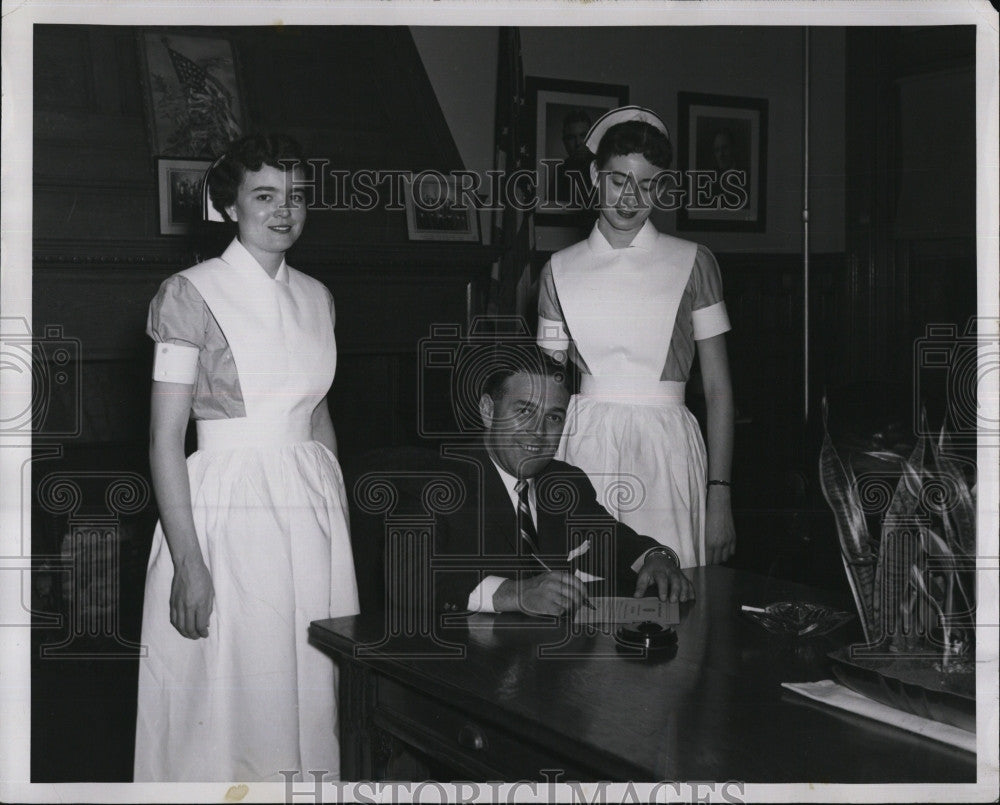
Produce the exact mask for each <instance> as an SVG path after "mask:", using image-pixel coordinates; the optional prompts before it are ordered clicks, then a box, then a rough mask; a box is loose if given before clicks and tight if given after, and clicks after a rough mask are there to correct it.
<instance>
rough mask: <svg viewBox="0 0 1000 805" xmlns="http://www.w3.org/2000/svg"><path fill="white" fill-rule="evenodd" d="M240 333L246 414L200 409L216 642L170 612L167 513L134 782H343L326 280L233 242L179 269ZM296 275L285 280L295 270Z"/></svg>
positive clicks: (199, 479) (349, 600) (344, 596)
mask: <svg viewBox="0 0 1000 805" xmlns="http://www.w3.org/2000/svg"><path fill="white" fill-rule="evenodd" d="M181 273H182V274H183V276H185V277H186V278H187V279H188V280H189V281H190V282H192V283H193V284H194V285H195V287H196V288H197V290H198V292H199V293H200V294H201V296H202V298H203V299H204V300H205V302H206V304H207V305H208V307H209V309H210V310H211V312H212V314H213V315H214V317H215V319H216V320H217V321H218V323H219V326H220V328H221V330H222V331H223V333H224V334H225V336H226V339H227V341H228V343H229V346H230V349H231V350H232V353H233V358H234V361H235V364H236V367H237V371H238V374H239V382H240V387H241V391H242V395H243V401H244V405H245V409H246V417H245V418H238V419H219V420H204V421H198V422H197V429H198V450H197V452H195V453H194V454H193V455H192V456H191V457H190V458H189V459H188V476H189V479H190V484H191V498H192V508H193V513H194V522H195V527H196V529H197V532H198V541H199V544H200V546H201V550H202V555H203V556H204V558H205V562H206V564H207V566H208V569H209V572H210V573H211V575H212V583H213V586H214V591H215V602H214V609H213V612H212V616H211V620H210V623H209V636H208V638H207V639H199V640H190V639H188V638H185V637H182V636H181V635H180V634H179V633H178V632H177V631H176V630H175V629H174V627H173V626H172V625H171V624H170V619H169V616H170V612H169V600H170V585H171V580H172V578H173V564H172V562H171V559H170V553H169V550H168V548H167V545H166V542H165V540H164V537H163V533H162V529H161V526H160V525H157V528H156V533H155V535H154V540H153V546H152V551H151V554H150V560H149V568H148V572H147V581H146V593H145V604H144V610H143V623H142V642H143V644H144V645H146V646H147V647H148V657H146V658H144V659H143V660H141V662H140V670H139V701H138V718H137V734H136V758H135V779H136V781H142V780H155V781H261V780H271V781H276V782H283V781H284V779H285V778H284V777H282V776H281V775H280V774H279V772H280V771H281V770H299V771H302V772H303V773H305V772H306V771H309V770H316V769H320V770H325V771H327V772H329V776H328V777H327V779H338V778H339V772H340V753H339V744H338V741H337V731H336V690H335V688H336V670H335V667H334V665H333V663H332V661H331V660H330V658H329V657H327V656H326V655H324V654H323V653H322V652H320V651H319V650H318V649H317V648H315V647H313V646H310V645H309V643H308V633H307V629H308V626H309V622H310V621H312V620H315V619H317V618H326V617H333V616H340V615H350V614H355V613H357V611H358V597H357V586H356V582H355V578H354V566H353V561H352V555H351V545H350V536H349V532H348V524H347V523H348V520H347V503H346V495H345V491H344V485H343V477H342V475H341V471H340V467H339V465H338V463H337V460H336V458H335V457H334V456H333V454H332V453H331V452H330V451H329V450H328V449H327V448H326V447H324V446H323V445H321V444H320V443H318V442H315V441H312V440H311V439H312V430H311V414H312V411H313V409H314V407H315V406H316V404H317V403H319V402H320V401H321V400H323V398H324V396H325V394H326V392H327V390H328V389H329V387H330V384H331V382H332V380H333V375H334V370H335V367H336V346H335V342H334V334H333V324H332V322H331V319H330V309H329V306H328V302H327V298H326V294H325V293H316V290H317V288H316V283H315V281H314V280H311V279H310V278H308V277H306V276H305V275H303V274H301V273H299V272H297V271H295V269H291V268H287V267H286V266H284V264H283V265H282V267H281V269H279V274H278V276H277V277H276V278H275V279H274V280H272V279H271V278H270V277H269V276H268V275H267V274H266V272H265V271H264V270H263V269H262V268H261V267H260V266H259V265H258V264H257V263H256V261H255V260H253V258H252V257H251V256H250V255H249V253H248V252H246V250H245V249H243V247H242V246H240V245H239V244H238V243H235V242H234V244H233V245H231V246H230V247H229V249H227V250H226V253H225V254H224V255H223V258H222V259H216V260H209V261H207V262H205V263H201V264H200V265H197V266H195V267H193V268H190V269H188V270H187V271H184V272H181ZM282 278H287V282H283V281H281V280H282Z"/></svg>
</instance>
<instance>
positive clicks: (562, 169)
mask: <svg viewBox="0 0 1000 805" xmlns="http://www.w3.org/2000/svg"><path fill="white" fill-rule="evenodd" d="M524 86H525V94H526V96H527V107H528V108H527V111H526V116H527V119H528V121H529V123H530V124H531V125H532V127H533V131H532V132H530V133H529V134H528V136H527V138H526V139H527V141H528V145H529V149H530V151H531V153H530V162H531V164H533V165H534V166H535V176H536V177H537V181H538V184H537V195H538V207H537V212H536V220H537V222H538V223H539V224H549V225H557V226H558V225H565V226H580V225H585V224H587V223H588V222H589V220H590V219H592V218H593V216H594V213H593V212H591V211H590V209H589V205H588V203H587V198H588V195H589V194H590V192H591V182H590V163H591V160H592V159H593V154H591V153H590V152H589V151H588V150H587V147H586V145H585V144H584V139H585V138H586V136H587V132H588V131H589V130H590V127H591V125H593V123H594V121H595V120H597V119H598V118H599V117H600V116H601V115H603V114H604V113H605V112H607V111H609V110H611V109H615V108H616V107H619V106H625V105H626V104H627V103H628V87H627V86H624V85H621V84H594V83H591V82H587V81H567V80H562V79H555V78H540V77H538V76H526V77H525V80H524Z"/></svg>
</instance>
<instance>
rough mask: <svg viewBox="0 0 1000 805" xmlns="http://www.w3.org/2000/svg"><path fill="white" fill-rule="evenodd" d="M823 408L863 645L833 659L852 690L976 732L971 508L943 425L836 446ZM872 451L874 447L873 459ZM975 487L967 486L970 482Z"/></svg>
mask: <svg viewBox="0 0 1000 805" xmlns="http://www.w3.org/2000/svg"><path fill="white" fill-rule="evenodd" d="M827 415H828V411H827V403H826V400H825V399H824V401H823V430H824V436H823V445H822V448H821V450H820V459H819V470H820V485H821V487H822V489H823V495H824V497H825V498H826V501H827V503H828V504H829V506H830V508H831V509H832V511H833V515H834V519H835V521H836V526H837V535H838V538H839V541H840V551H841V558H842V559H843V562H844V569H845V571H846V573H847V579H848V582H849V584H850V587H851V592H852V594H853V596H854V602H855V605H856V606H857V610H858V615H859V618H860V620H861V626H862V630H863V633H864V638H865V643H864V644H860V645H853V646H849V647H847V648H845V649H843V650H841V651H838V652H835V653H834V654H833V655H831V657H832V659H833V661H834V666H833V671H834V673H835V675H836V676H837V677H838V679H839V680H840V681H841V682H842V683H843V684H845V685H847V686H848V687H850V688H852V689H853V690H856V691H857V692H859V693H862V694H864V695H866V696H869V697H871V698H874V699H876V700H878V701H881V702H883V703H885V704H888V705H890V706H893V707H897V708H900V709H903V710H906V711H908V712H912V713H915V714H917V715H920V716H924V717H927V718H933V719H936V720H939V721H944V722H946V723H950V724H953V725H954V726H958V727H961V728H963V729H967V730H970V731H973V732H974V731H975V665H974V660H975V632H974V626H975V589H974V584H975V576H974V573H975V547H976V526H975V523H976V521H975V500H974V496H973V491H972V489H970V484H969V480H968V478H967V477H966V467H967V462H965V461H964V460H963V459H962V458H961V457H960V456H959V455H958V454H957V453H956V451H955V449H954V447H953V445H952V443H951V439H950V437H949V435H948V433H947V430H946V428H945V426H944V425H942V428H941V431H940V434H939V435H938V436H937V438H931V437H929V436H928V435H927V434H928V428H927V419H926V414H924V413H922V414H921V424H922V427H921V428H920V431H921V433H920V435H919V436H918V437H917V438H916V441H915V443H913V444H912V447H911V446H910V445H906V446H905V447H904V446H903V445H894V446H889V447H886V446H885V445H879V444H877V443H876V444H874V445H872V444H869V445H867V449H864V448H861V449H859V448H858V447H855V449H853V450H844V452H845V453H846V454H847V455H846V458H847V460H846V461H844V460H842V459H841V455H840V453H839V452H838V450H837V448H836V447H835V446H834V442H833V439H832V438H831V437H830V432H829V428H828V426H827ZM873 448H874V449H873ZM973 483H974V482H973Z"/></svg>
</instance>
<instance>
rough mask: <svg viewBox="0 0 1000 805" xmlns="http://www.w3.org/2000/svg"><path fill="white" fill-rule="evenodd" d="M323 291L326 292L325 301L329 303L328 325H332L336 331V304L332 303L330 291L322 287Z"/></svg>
mask: <svg viewBox="0 0 1000 805" xmlns="http://www.w3.org/2000/svg"><path fill="white" fill-rule="evenodd" d="M323 290H325V291H326V296H327V299H328V300H329V302H330V323H331V324H333V326H334V329H336V327H337V303H336V302H334V301H333V294H332V293H330V289H329V288H327V287H326V286H325V285H324V286H323Z"/></svg>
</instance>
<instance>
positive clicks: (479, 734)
mask: <svg viewBox="0 0 1000 805" xmlns="http://www.w3.org/2000/svg"><path fill="white" fill-rule="evenodd" d="M458 745H459V746H461V747H463V748H464V749H473V750H475V751H477V752H482V751H483V750H484V749H485V748H486V736H485V735H483V731H482V730H481V729H479V727H477V726H475V725H474V724H466V725H465V726H464V727H462V729H460V730H459V731H458Z"/></svg>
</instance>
